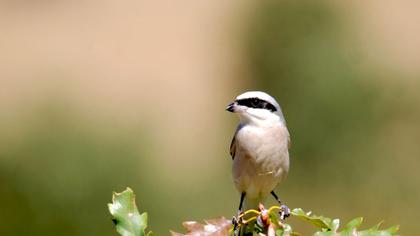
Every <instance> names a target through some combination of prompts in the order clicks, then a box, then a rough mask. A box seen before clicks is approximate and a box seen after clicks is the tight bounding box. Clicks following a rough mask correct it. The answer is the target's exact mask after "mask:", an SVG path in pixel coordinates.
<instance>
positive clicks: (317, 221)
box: [291, 208, 337, 230]
mask: <svg viewBox="0 0 420 236" xmlns="http://www.w3.org/2000/svg"><path fill="white" fill-rule="evenodd" d="M291 214H292V215H293V216H296V217H298V218H300V219H303V220H305V221H307V222H309V223H311V224H313V225H315V226H316V227H318V228H321V229H325V230H332V229H334V227H335V225H334V224H336V223H337V221H335V223H334V224H333V220H331V219H330V218H326V217H323V216H316V215H312V216H311V214H310V213H305V211H303V210H302V209H301V208H296V209H293V210H292V212H291Z"/></svg>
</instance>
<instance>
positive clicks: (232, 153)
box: [230, 133, 236, 160]
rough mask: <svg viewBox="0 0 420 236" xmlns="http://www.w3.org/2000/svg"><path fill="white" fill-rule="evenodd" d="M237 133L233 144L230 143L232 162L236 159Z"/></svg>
mask: <svg viewBox="0 0 420 236" xmlns="http://www.w3.org/2000/svg"><path fill="white" fill-rule="evenodd" d="M235 137H236V133H235V135H234V136H233V138H232V142H231V143H230V156H231V157H232V160H233V159H235V152H236V140H235Z"/></svg>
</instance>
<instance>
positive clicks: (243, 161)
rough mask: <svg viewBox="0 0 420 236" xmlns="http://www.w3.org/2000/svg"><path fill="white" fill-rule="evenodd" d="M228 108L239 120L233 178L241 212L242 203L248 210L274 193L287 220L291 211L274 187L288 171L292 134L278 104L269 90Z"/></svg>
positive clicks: (233, 148) (238, 99)
mask: <svg viewBox="0 0 420 236" xmlns="http://www.w3.org/2000/svg"><path fill="white" fill-rule="evenodd" d="M226 110H227V111H230V112H233V113H236V114H237V115H238V116H239V120H240V123H239V125H238V127H237V129H236V132H235V135H234V136H233V139H232V143H231V145H230V155H231V156H232V160H233V166H232V172H233V181H234V183H235V187H236V189H237V190H238V191H239V192H240V193H241V200H240V203H239V212H241V211H242V210H243V204H244V207H245V209H250V208H254V209H256V208H257V207H258V204H259V203H260V202H263V201H264V200H265V199H266V198H267V196H269V195H270V194H271V195H273V197H274V198H275V199H276V200H277V201H278V202H279V204H280V205H281V208H282V209H283V211H282V213H281V214H282V215H281V217H282V219H284V218H285V217H287V216H288V215H289V214H290V210H289V209H288V208H287V207H286V206H285V205H283V204H282V203H281V201H280V199H279V198H278V197H277V195H276V194H275V193H274V189H275V188H276V187H277V186H278V185H279V184H280V183H281V182H282V181H283V180H284V179H285V178H286V176H287V173H288V171H289V147H290V136H289V131H288V130H287V127H286V122H285V120H284V117H283V113H282V112H281V109H280V106H279V104H278V103H277V102H276V100H275V99H274V98H273V97H271V96H270V95H268V94H267V93H264V92H260V91H250V92H245V93H243V94H241V95H239V96H238V97H236V99H235V101H234V102H233V103H231V104H229V105H228V107H227V108H226ZM238 215H239V213H238ZM234 224H236V223H235V222H234ZM235 226H236V225H235Z"/></svg>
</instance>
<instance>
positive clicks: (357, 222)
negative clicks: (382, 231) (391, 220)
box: [343, 217, 380, 232]
mask: <svg viewBox="0 0 420 236" xmlns="http://www.w3.org/2000/svg"><path fill="white" fill-rule="evenodd" d="M362 222H363V217H358V218H356V219H353V220H351V221H350V222H349V223H347V224H346V226H344V229H343V231H349V232H350V231H352V230H353V229H357V228H359V227H360V225H361V224H362ZM379 225H380V224H378V225H377V227H379ZM376 229H377V228H376Z"/></svg>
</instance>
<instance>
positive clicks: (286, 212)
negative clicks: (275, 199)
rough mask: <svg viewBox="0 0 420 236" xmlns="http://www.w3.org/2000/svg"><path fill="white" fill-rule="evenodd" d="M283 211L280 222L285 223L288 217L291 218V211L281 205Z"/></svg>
mask: <svg viewBox="0 0 420 236" xmlns="http://www.w3.org/2000/svg"><path fill="white" fill-rule="evenodd" d="M280 208H281V211H280V220H281V221H284V220H285V219H286V218H287V217H289V216H290V209H289V207H287V206H286V205H284V204H281V205H280Z"/></svg>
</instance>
